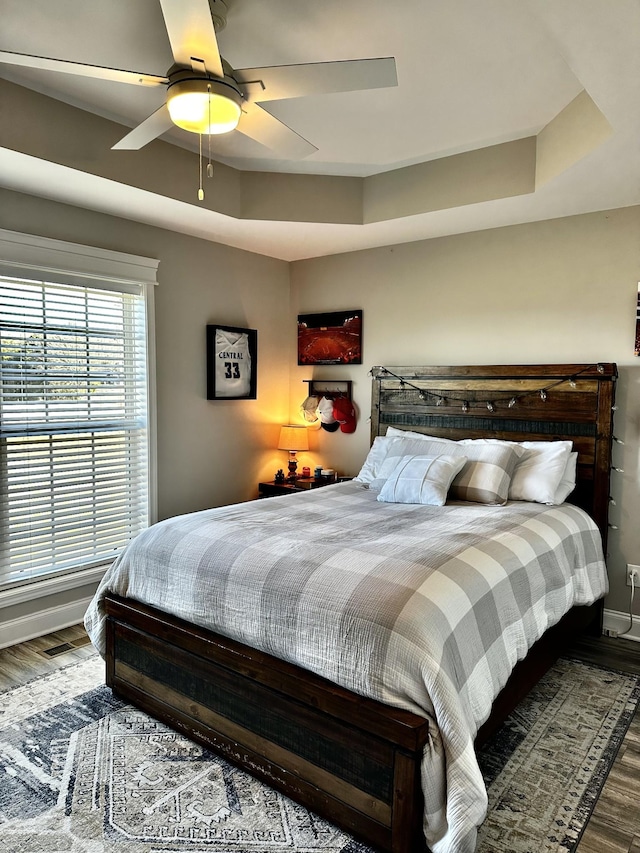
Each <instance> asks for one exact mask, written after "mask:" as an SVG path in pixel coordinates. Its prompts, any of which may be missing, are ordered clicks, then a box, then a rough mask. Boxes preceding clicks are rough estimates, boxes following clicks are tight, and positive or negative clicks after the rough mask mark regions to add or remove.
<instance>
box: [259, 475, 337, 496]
mask: <svg viewBox="0 0 640 853" xmlns="http://www.w3.org/2000/svg"><path fill="white" fill-rule="evenodd" d="M335 482H337V481H336V480H329V479H326V480H316V479H315V477H298V479H297V480H295V481H294V482H293V483H288V482H287V481H285V482H284V483H275V482H274V481H273V480H272V481H271V482H269V483H258V497H259V498H272V497H274V496H275V495H288V494H289V493H290V492H306V491H308V490H309V489H319V488H320V487H321V486H330V485H331V484H332V483H335Z"/></svg>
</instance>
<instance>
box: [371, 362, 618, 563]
mask: <svg viewBox="0 0 640 853" xmlns="http://www.w3.org/2000/svg"><path fill="white" fill-rule="evenodd" d="M371 373H372V376H373V393H372V402H371V440H372V441H373V439H374V438H375V436H377V435H384V434H385V433H386V431H387V427H389V426H394V427H398V428H400V429H410V430H413V431H415V432H423V433H429V434H430V435H436V436H440V437H443V438H451V439H461V438H489V437H491V438H501V439H506V440H508V441H523V440H526V439H528V440H536V441H540V440H549V441H550V440H559V439H562V440H569V441H572V442H573V448H574V450H576V451H577V452H578V469H577V482H576V489H575V491H574V492H573V494H572V495H571V496H570V497H569V499H568V500H569V501H571V502H573V503H575V504H576V505H578V506H580V507H582V508H583V509H585V510H586V511H587V512H588V513H589V515H591V517H592V518H593V519H594V520H595V522H596V524H597V525H598V527H599V528H600V531H601V533H602V538H603V542H604V545H605V548H606V541H607V532H608V512H609V502H610V496H609V476H610V470H611V446H612V440H613V405H614V395H615V382H616V379H617V376H618V372H617V367H616V365H615V364H610V363H600V364H542V365H540V364H532V365H528V364H525V365H481V366H478V365H472V366H460V367H386V366H384V367H382V366H381V367H374V368H372V371H371Z"/></svg>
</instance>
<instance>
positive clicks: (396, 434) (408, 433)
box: [387, 426, 457, 444]
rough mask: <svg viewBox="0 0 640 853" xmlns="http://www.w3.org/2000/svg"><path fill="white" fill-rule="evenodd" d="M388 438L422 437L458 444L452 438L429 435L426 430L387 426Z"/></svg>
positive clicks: (427, 439)
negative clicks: (415, 430)
mask: <svg viewBox="0 0 640 853" xmlns="http://www.w3.org/2000/svg"><path fill="white" fill-rule="evenodd" d="M387 437H388V438H422V439H424V440H425V441H441V442H442V443H443V444H456V443H457V442H455V441H454V440H453V439H452V438H439V437H438V436H437V435H427V433H426V432H413V430H410V429H398V428H397V427H392V426H390V427H387Z"/></svg>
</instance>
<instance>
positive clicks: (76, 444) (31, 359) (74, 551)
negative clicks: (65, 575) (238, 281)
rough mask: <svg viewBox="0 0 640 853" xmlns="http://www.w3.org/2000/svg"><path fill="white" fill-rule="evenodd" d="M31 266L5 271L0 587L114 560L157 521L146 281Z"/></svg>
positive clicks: (1, 297)
mask: <svg viewBox="0 0 640 853" xmlns="http://www.w3.org/2000/svg"><path fill="white" fill-rule="evenodd" d="M2 271H3V270H2V265H1V264H0V272H2ZM30 272H31V274H30V275H29V277H19V276H15V275H9V276H7V275H0V349H1V361H0V417H1V423H0V587H1V586H6V585H9V584H14V583H16V582H18V583H21V582H28V581H32V580H38V579H40V578H42V577H43V576H51V574H55V573H62V572H68V571H72V570H77V569H82V568H87V567H89V566H93V565H96V564H100V563H104V562H108V561H111V560H112V559H113V558H114V557H115V556H116V555H117V554H118V553H119V552H120V551H121V550H122V548H123V547H124V546H125V545H126V543H127V542H128V541H129V540H130V539H131V538H132V537H133V536H135V535H136V534H137V533H138V532H139V531H140V530H142V529H143V528H144V527H146V526H147V525H148V523H149V421H148V387H147V345H146V339H147V336H146V316H145V293H144V284H142V283H138V284H137V285H136V284H135V283H132V282H131V281H128V282H126V284H125V283H124V282H114V281H110V282H107V281H105V282H97V281H96V280H95V278H94V279H91V280H88V279H87V278H86V277H85V278H83V280H84V281H89V283H88V284H80V283H76V282H74V283H72V284H66V283H64V278H65V276H64V274H60V272H59V271H58V272H57V274H56V275H55V276H52V277H53V278H55V279H56V281H53V282H49V281H47V280H46V278H45V279H44V280H39V279H37V278H35V277H34V276H33V271H30ZM68 278H69V280H72V279H73V278H74V277H73V276H72V275H69V276H68Z"/></svg>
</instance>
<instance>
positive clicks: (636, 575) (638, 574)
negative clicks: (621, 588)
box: [627, 563, 640, 588]
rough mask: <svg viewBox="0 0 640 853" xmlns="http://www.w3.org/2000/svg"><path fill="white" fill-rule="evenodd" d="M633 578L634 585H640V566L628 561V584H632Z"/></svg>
mask: <svg viewBox="0 0 640 853" xmlns="http://www.w3.org/2000/svg"><path fill="white" fill-rule="evenodd" d="M631 578H633V585H634V586H635V587H636V588H637V587H640V566H634V565H633V564H632V563H627V586H631Z"/></svg>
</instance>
